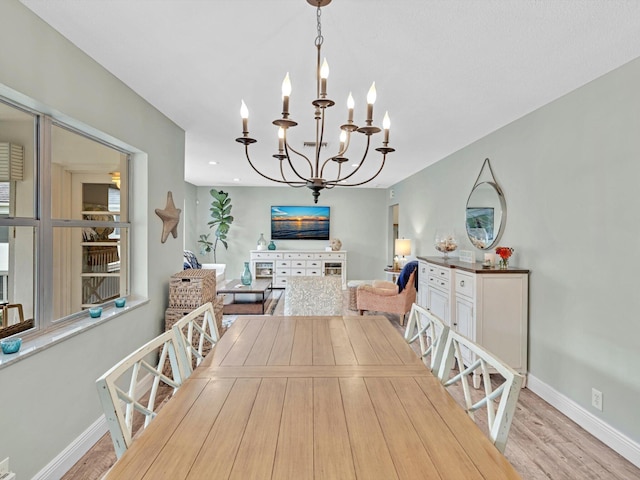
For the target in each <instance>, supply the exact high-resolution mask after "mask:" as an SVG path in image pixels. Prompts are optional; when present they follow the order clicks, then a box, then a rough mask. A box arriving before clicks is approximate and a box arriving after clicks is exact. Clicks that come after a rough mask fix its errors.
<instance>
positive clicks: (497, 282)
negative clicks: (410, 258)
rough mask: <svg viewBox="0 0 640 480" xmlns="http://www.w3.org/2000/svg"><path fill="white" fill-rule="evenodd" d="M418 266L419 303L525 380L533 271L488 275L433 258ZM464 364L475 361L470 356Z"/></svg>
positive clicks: (421, 260)
mask: <svg viewBox="0 0 640 480" xmlns="http://www.w3.org/2000/svg"><path fill="white" fill-rule="evenodd" d="M418 260H419V291H418V292H419V294H418V301H419V303H420V304H421V305H422V306H423V307H425V308H426V309H428V310H430V311H431V312H432V313H433V314H434V315H437V316H438V317H440V318H442V320H444V322H445V323H447V324H448V325H449V326H450V327H451V328H452V329H454V330H456V331H457V332H459V333H461V334H462V335H464V336H465V337H468V338H469V339H471V340H473V341H474V342H476V343H477V344H479V345H481V346H482V347H484V348H485V349H487V350H488V351H490V352H492V353H493V354H494V355H496V356H497V357H499V358H500V359H502V360H503V361H505V362H506V363H507V364H509V365H510V366H511V367H512V368H513V369H514V370H516V371H517V372H518V373H521V374H523V375H525V376H526V373H527V369H528V365H527V343H528V309H529V270H525V269H519V268H513V267H509V268H508V269H507V270H500V269H489V270H487V269H483V268H482V265H481V264H477V263H463V262H459V261H457V260H453V259H451V260H449V261H447V262H445V261H444V259H442V258H434V257H424V258H423V257H418ZM423 272H424V273H423ZM425 274H426V279H425ZM422 288H424V289H425V290H426V291H424V292H421V291H420V289H422ZM463 355H464V353H463ZM464 360H465V363H468V362H470V361H471V358H470V357H467V356H466V355H465V359H464ZM474 380H476V381H477V380H478V379H477V378H476V379H474ZM474 383H475V382H474Z"/></svg>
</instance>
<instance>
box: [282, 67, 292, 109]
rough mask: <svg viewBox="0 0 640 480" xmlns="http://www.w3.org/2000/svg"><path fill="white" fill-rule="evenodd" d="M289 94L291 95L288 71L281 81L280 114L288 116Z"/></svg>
mask: <svg viewBox="0 0 640 480" xmlns="http://www.w3.org/2000/svg"><path fill="white" fill-rule="evenodd" d="M289 95H291V80H290V79H289V72H287V74H286V75H285V77H284V80H283V81H282V116H283V117H285V118H286V117H288V116H289Z"/></svg>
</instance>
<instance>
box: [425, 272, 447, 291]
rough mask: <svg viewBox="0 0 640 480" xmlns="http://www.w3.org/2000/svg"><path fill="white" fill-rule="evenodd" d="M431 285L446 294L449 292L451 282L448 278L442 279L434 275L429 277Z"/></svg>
mask: <svg viewBox="0 0 640 480" xmlns="http://www.w3.org/2000/svg"><path fill="white" fill-rule="evenodd" d="M429 285H431V286H432V287H435V288H437V289H439V290H444V291H446V292H449V280H448V279H446V278H440V277H436V276H434V275H429Z"/></svg>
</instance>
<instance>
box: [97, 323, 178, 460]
mask: <svg viewBox="0 0 640 480" xmlns="http://www.w3.org/2000/svg"><path fill="white" fill-rule="evenodd" d="M180 348H182V346H181V341H180V339H179V338H178V337H177V336H176V332H175V331H174V330H173V329H172V330H168V331H166V332H165V333H163V334H162V335H159V336H158V337H156V338H154V339H153V340H151V341H150V342H148V343H146V344H145V345H143V346H142V347H140V348H139V349H138V350H136V351H135V352H133V353H132V354H130V355H128V356H127V357H126V358H124V359H123V360H121V361H120V362H118V363H117V364H116V365H115V366H114V367H112V368H111V369H109V371H107V372H106V373H105V374H104V375H102V376H101V377H100V378H98V380H96V385H97V387H98V396H99V397H100V402H101V403H102V408H103V410H104V414H105V417H106V420H107V424H108V426H109V431H110V433H111V440H112V441H113V446H114V448H115V451H116V456H117V457H118V458H120V457H121V456H122V454H123V453H124V452H125V451H126V450H127V448H129V446H130V445H131V442H132V439H133V435H134V432H133V419H134V413H135V412H139V413H140V414H142V415H144V425H143V426H142V428H146V427H147V426H148V425H149V423H150V422H151V420H153V419H154V418H155V416H156V414H157V409H158V406H159V405H157V404H156V398H157V395H158V388H159V386H160V384H161V383H162V384H164V385H167V386H168V387H170V388H171V389H172V392H171V395H173V394H174V393H175V392H176V391H177V390H178V388H179V387H180V385H182V382H183V380H184V378H185V375H186V366H185V365H183V358H184V356H183V355H180V354H178V352H179V349H180ZM167 360H168V361H169V364H168V365H167V364H166V362H167ZM148 380H150V381H151V388H150V390H149V394H148V398H147V397H146V395H145V393H146V391H147V389H148V388H149V386H148V385H149V383H148ZM127 381H128V386H127V385H126V382H127Z"/></svg>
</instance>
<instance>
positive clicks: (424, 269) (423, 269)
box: [418, 262, 429, 278]
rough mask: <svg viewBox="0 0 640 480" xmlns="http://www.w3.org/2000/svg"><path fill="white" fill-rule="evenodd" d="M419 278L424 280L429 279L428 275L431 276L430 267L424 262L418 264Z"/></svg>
mask: <svg viewBox="0 0 640 480" xmlns="http://www.w3.org/2000/svg"><path fill="white" fill-rule="evenodd" d="M418 268H419V270H418V278H420V277H422V278H427V275H428V274H429V266H428V264H427V263H424V262H418Z"/></svg>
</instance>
